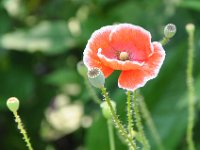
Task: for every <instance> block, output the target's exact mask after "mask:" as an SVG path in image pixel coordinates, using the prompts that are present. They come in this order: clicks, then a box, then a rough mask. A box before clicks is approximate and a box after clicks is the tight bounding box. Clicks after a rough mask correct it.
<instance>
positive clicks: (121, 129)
mask: <svg viewBox="0 0 200 150" xmlns="http://www.w3.org/2000/svg"><path fill="white" fill-rule="evenodd" d="M101 91H102V95H103V96H104V98H105V100H106V102H107V104H108V106H109V108H110V111H111V114H112V117H113V122H114V124H115V126H116V128H117V129H118V131H119V133H120V134H121V135H122V137H124V138H125V141H127V142H128V146H129V148H130V149H131V150H136V145H135V143H134V141H133V140H132V139H131V138H130V137H129V136H128V133H127V131H126V130H125V128H124V127H123V125H122V124H121V122H120V120H119V119H118V117H117V115H116V112H115V110H114V108H113V107H112V104H111V102H110V101H111V100H110V97H109V96H108V93H107V91H106V88H102V89H101Z"/></svg>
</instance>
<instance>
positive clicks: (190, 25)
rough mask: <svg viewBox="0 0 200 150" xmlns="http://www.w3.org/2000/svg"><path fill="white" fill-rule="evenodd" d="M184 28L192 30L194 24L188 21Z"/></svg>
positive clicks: (188, 30)
mask: <svg viewBox="0 0 200 150" xmlns="http://www.w3.org/2000/svg"><path fill="white" fill-rule="evenodd" d="M185 28H186V30H187V32H194V29H195V26H194V24H192V23H188V24H187V25H186V27H185Z"/></svg>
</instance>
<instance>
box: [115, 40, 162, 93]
mask: <svg viewBox="0 0 200 150" xmlns="http://www.w3.org/2000/svg"><path fill="white" fill-rule="evenodd" d="M153 47H154V53H153V54H152V55H151V56H150V57H149V58H148V60H147V61H145V64H144V65H143V66H142V67H141V68H140V70H139V69H138V70H128V71H122V73H121V74H120V77H119V79H118V86H119V87H120V88H123V89H126V90H130V91H134V90H135V89H137V88H140V87H143V86H144V85H145V84H146V82H147V81H148V80H151V79H153V78H155V77H156V76H157V75H158V73H159V70H160V67H161V66H162V64H163V61H164V59H165V51H164V49H163V47H162V45H161V44H160V43H158V42H153Z"/></svg>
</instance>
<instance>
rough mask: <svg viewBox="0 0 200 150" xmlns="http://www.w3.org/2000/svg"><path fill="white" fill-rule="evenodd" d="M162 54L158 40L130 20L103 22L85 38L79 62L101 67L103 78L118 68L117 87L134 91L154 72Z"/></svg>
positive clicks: (162, 57) (89, 66)
mask: <svg viewBox="0 0 200 150" xmlns="http://www.w3.org/2000/svg"><path fill="white" fill-rule="evenodd" d="M164 58H165V51H164V49H163V47H162V45H161V44H160V43H159V42H151V34H150V32H148V31H147V30H145V29H144V28H142V27H140V26H136V25H132V24H127V23H123V24H117V25H110V26H104V27H102V28H100V29H99V30H96V31H95V32H94V33H93V34H92V36H91V38H90V39H89V40H88V43H87V45H86V48H85V50H84V53H83V62H84V64H85V65H86V66H87V67H88V69H90V68H94V67H97V68H99V69H101V71H102V72H103V74H104V76H105V77H106V78H107V77H109V76H110V75H111V73H112V72H113V71H114V70H121V74H120V76H119V79H118V86H119V87H120V88H123V89H126V90H130V91H134V90H135V89H137V88H139V87H143V86H144V85H145V84H146V82H147V81H148V80H150V79H153V78H155V77H156V76H157V75H158V72H159V70H160V67H161V65H162V63H163V61H164Z"/></svg>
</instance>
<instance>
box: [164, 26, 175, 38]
mask: <svg viewBox="0 0 200 150" xmlns="http://www.w3.org/2000/svg"><path fill="white" fill-rule="evenodd" d="M175 34H176V26H175V25H174V24H172V23H169V24H167V25H166V26H165V28H164V35H165V37H167V38H172V37H173V36H174V35H175Z"/></svg>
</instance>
